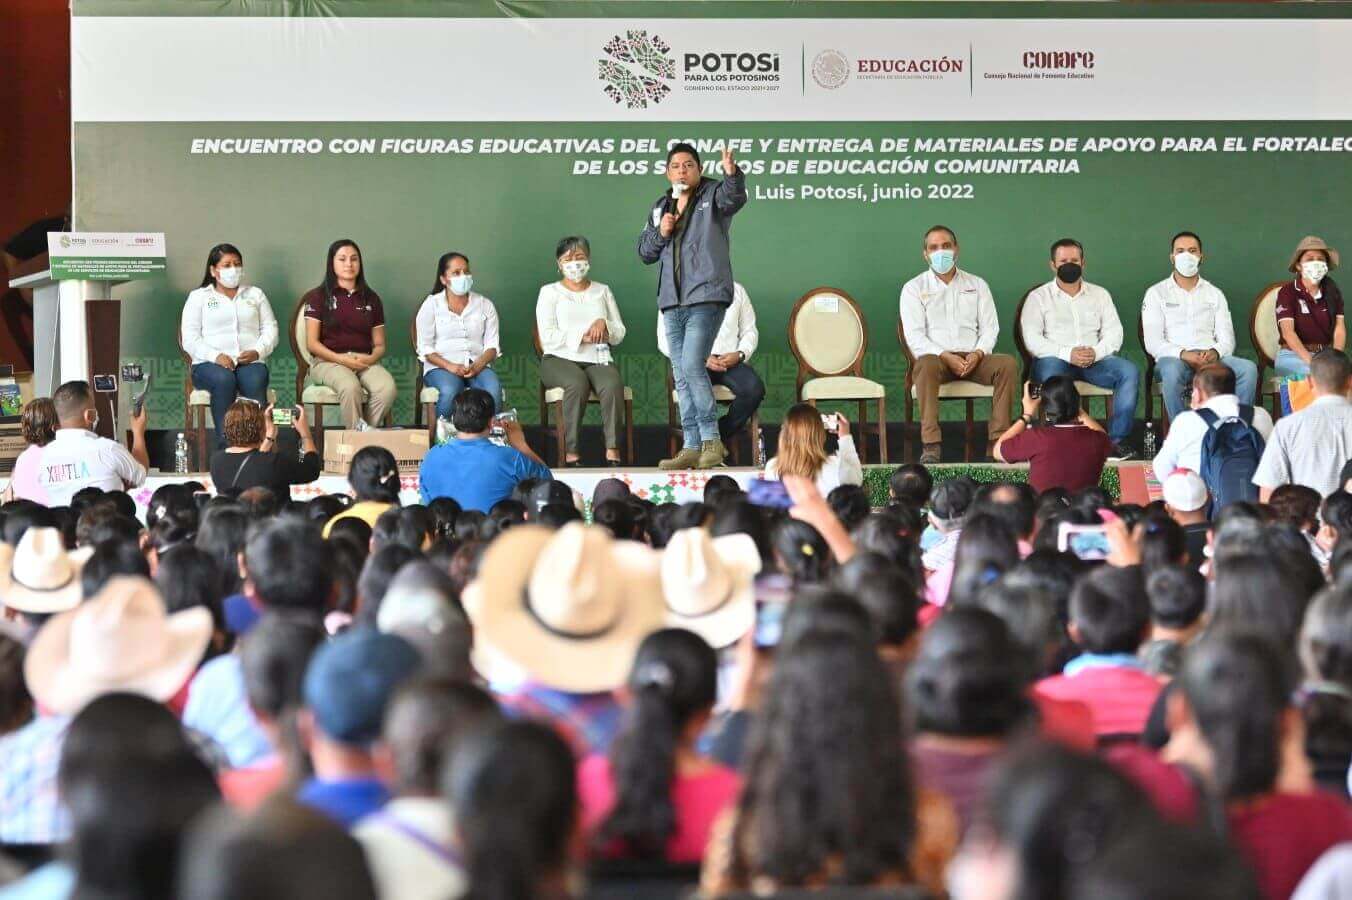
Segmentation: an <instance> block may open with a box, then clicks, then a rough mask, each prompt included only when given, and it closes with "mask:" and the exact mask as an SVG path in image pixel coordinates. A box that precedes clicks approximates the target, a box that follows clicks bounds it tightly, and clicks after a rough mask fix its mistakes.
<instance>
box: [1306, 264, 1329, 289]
mask: <svg viewBox="0 0 1352 900" xmlns="http://www.w3.org/2000/svg"><path fill="white" fill-rule="evenodd" d="M1328 273H1329V264H1328V263H1326V262H1324V261H1323V260H1322V259H1311V260H1308V261H1306V262H1303V263H1301V264H1300V274H1302V275H1304V276H1305V280H1306V281H1313V282H1315V283H1316V284H1317V283H1319V282H1321V281H1323V280H1324V276H1325V275H1327V274H1328Z"/></svg>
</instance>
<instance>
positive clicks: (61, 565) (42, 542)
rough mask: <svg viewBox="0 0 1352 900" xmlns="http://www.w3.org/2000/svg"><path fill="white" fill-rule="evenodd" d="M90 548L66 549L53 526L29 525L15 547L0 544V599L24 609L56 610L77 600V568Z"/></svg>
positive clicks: (88, 554) (20, 610) (50, 611)
mask: <svg viewBox="0 0 1352 900" xmlns="http://www.w3.org/2000/svg"><path fill="white" fill-rule="evenodd" d="M92 552H93V551H92V548H90V547H81V548H80V549H79V550H74V551H72V552H70V553H67V552H66V544H65V542H64V541H63V540H62V539H61V532H59V531H57V530H56V529H55V528H30V529H28V530H27V531H25V532H24V533H23V537H22V538H20V539H19V546H18V547H17V548H14V547H10V546H9V545H8V544H4V545H0V603H3V604H4V605H5V606H7V607H9V608H10V609H13V610H17V611H18V612H24V613H39V614H45V613H58V612H65V611H66V610H68V609H74V608H75V607H76V606H78V605H79V603H80V597H81V596H82V594H83V591H82V590H81V587H80V569H81V568H82V567H83V566H84V564H85V562H86V561H88V559H89V557H90V554H91V553H92Z"/></svg>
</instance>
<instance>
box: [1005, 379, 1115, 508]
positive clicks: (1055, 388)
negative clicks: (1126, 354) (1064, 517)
mask: <svg viewBox="0 0 1352 900" xmlns="http://www.w3.org/2000/svg"><path fill="white" fill-rule="evenodd" d="M1034 393H1035V391H1034V389H1033V385H1032V383H1031V382H1030V383H1028V384H1025V385H1024V387H1023V415H1022V416H1020V417H1019V418H1018V419H1016V420H1014V424H1013V425H1011V426H1009V430H1008V431H1006V432H1005V433H1004V434H1002V435H1001V436H1000V439H999V440H998V441H996V442H995V458H996V459H998V460H999V461H1000V462H1005V463H1016V462H1026V463H1028V483H1029V484H1031V485H1032V486H1033V490H1035V491H1037V492H1038V493H1039V494H1041V493H1042V492H1043V491H1046V490H1049V489H1051V488H1064V489H1065V490H1066V491H1069V492H1070V493H1072V494H1073V493H1075V492H1076V491H1082V490H1084V489H1085V488H1089V487H1094V486H1095V485H1097V484H1098V483H1099V478H1101V477H1102V475H1103V464H1104V463H1105V462H1107V461H1108V457H1109V456H1110V455H1112V453H1113V444H1112V441H1110V440H1109V439H1108V435H1107V433H1106V432H1105V431H1104V430H1103V426H1102V425H1100V424H1099V423H1098V422H1096V421H1094V418H1093V416H1091V415H1089V413H1087V412H1085V411H1084V409H1083V408H1081V405H1080V392H1079V391H1078V390H1076V389H1075V379H1073V378H1071V377H1070V376H1069V375H1054V376H1052V377H1051V378H1048V379H1047V380H1046V381H1044V382H1043V383H1042V393H1041V396H1034ZM1035 423H1037V425H1038V427H1036V428H1034V427H1033V425H1034V424H1035Z"/></svg>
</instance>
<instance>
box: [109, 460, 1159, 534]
mask: <svg viewBox="0 0 1352 900" xmlns="http://www.w3.org/2000/svg"><path fill="white" fill-rule="evenodd" d="M895 468H896V466H893V465H885V466H882V465H880V466H865V467H864V471H865V475H864V477H865V484H866V485H874V484H878V485H879V486H880V487H881V484H880V483H879V481H878V480H879V479H880V478H881V479H882V480H883V482H884V483H885V478H886V474H887V473H889V472H891V470H892V469H895ZM931 468H932V469H935V470H936V472H950V471H952V472H955V473H956V472H959V471H961V470H963V469H967V470H973V473H974V474H976V475H980V476H986V477H984V478H983V480H992V479H990V478H989V474H990V473H991V472H992V470H994V471H996V472H998V471H1000V470H1012V471H1019V470H1021V471H1025V472H1026V471H1027V469H1028V467H1027V466H1024V465H1004V464H999V463H975V464H974V463H952V464H940V465H937V466H931ZM1109 468H1114V469H1116V471H1117V477H1118V480H1119V484H1120V486H1121V502H1123V503H1140V504H1146V503H1149V502H1150V501H1151V500H1152V499H1157V498H1158V497H1159V484H1158V482H1157V481H1156V480H1155V478H1154V476H1153V473H1152V472H1151V470H1150V464H1149V463H1146V462H1129V463H1121V464H1113V463H1110V464H1109ZM759 473H760V470H759V469H753V468H749V467H746V468H723V469H710V470H703V471H687V472H664V471H662V470H661V469H656V468H619V469H610V468H603V469H555V470H554V477H555V478H557V479H558V480H560V481H562V482H564V483H565V484H567V485H568V486H569V487H571V488H572V489H573V490H575V491H577V492H578V493H579V494H581V495H582V497H583V499H584V500H585V501H588V502H589V501H590V499H591V495H592V492H593V491H594V490H595V489H596V485H597V483H598V482H600V481H602V480H603V479H606V478H618V479H620V480H621V481H623V482H625V483H626V484H628V485H629V488H630V490H632V491H633V492H634V494H636V495H637V496H639V497H642V498H644V499H646V500H652V501H653V502H654V503H689V502H691V501H695V500H701V499H703V497H704V485H705V484H707V483H708V481H709V479H710V477H712V476H714V475H727V476H729V477H731V478H732V479H734V480H735V481H736V482H737V483H738V484H740V485H742V486H743V487H745V486H746V483H747V482H748V481H750V480H751V479H752V478H754V477H756V476H757V475H758V474H759ZM874 473H876V474H874ZM941 477H942V476H941ZM184 481H200V482H201V483H202V484H204V485H206V486H207V489H208V490H211V491H213V492H214V487H213V486H212V484H211V476H210V475H209V474H207V473H205V472H200V473H195V474H188V475H175V474H173V473H164V472H157V471H153V470H152V471H151V473H150V476H149V477H148V478H147V479H146V483H145V484H144V485H142V486H141V487H139V488H136V489H135V490H133V491H132V492H131V495H132V497H133V499H135V500H136V512H137V515H138V516H140V517H141V519H142V520H143V521H144V519H145V512H146V506H147V504H149V502H150V497H151V495H152V494H154V492H155V489H156V488H158V487H160V486H161V485H164V484H174V483H180V482H184ZM883 490H884V491H885V488H884V489H883ZM347 491H348V486H347V478H346V477H345V476H342V475H330V474H327V473H326V474H322V475H320V476H319V479H318V480H317V481H312V482H310V483H309V484H299V485H295V486H294V487H292V488H291V496H292V498H293V499H296V500H309V499H311V498H313V497H318V496H320V495H322V494H344V493H347ZM874 493H875V494H877V493H878V490H877V489H875V490H874ZM399 499H400V502H401V503H403V504H405V505H408V504H412V503H418V502H420V501H419V495H418V476H417V475H405V476H403V477H402V478H401V479H400V483H399ZM884 500H885V493H884V494H882V495H881V496H875V498H874V502H875V505H880V504H881V503H882V502H883V501H884Z"/></svg>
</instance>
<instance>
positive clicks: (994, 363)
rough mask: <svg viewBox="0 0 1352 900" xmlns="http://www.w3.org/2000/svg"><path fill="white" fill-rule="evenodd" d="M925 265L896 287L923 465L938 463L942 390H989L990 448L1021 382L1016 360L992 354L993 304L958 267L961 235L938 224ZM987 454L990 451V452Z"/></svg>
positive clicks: (996, 326)
mask: <svg viewBox="0 0 1352 900" xmlns="http://www.w3.org/2000/svg"><path fill="white" fill-rule="evenodd" d="M921 255H922V256H923V257H924V258H925V262H926V263H927V264H928V266H929V268H927V269H926V270H925V271H924V272H923V273H922V274H920V275H917V276H916V277H914V278H912V279H911V280H910V281H908V282H906V284H904V285H902V288H901V323H902V327H903V329H904V331H905V332H906V344H907V345H908V346H909V347H910V350H911V355H912V356H914V357H915V374H914V378H913V381H914V383H915V392H916V396H917V398H918V399H919V401H920V440H921V443H923V444H924V449H923V450H922V451H921V454H920V462H921V463H925V464H930V463H937V462H938V461H939V449H940V446H941V434H940V431H939V387H940V386H941V385H944V384H947V383H948V382H950V381H956V380H962V381H974V382H976V383H977V384H987V385H993V386H994V387H995V397H994V398H993V399H992V401H991V417H990V423H989V428H988V430H987V434H988V436H989V441H988V446H989V443H990V442H993V441H995V439H996V438H998V437H1000V435H1002V434H1004V433H1005V431H1007V430H1008V429H1009V409H1010V405H1011V404H1012V403H1013V402H1014V386H1015V385H1016V384H1018V381H1019V375H1018V366H1017V364H1015V362H1014V357H1012V356H1009V355H1007V354H1004V353H992V351H993V350H994V349H995V339H996V338H997V337H999V335H1000V320H999V318H998V317H997V316H996V314H995V300H994V299H993V298H992V297H991V289H990V286H989V285H987V284H986V280H985V279H984V278H978V277H977V276H976V275H973V274H971V273H970V272H965V271H963V270H961V269H959V268H958V236H957V235H956V234H954V233H953V229H951V228H949V227H947V226H945V225H935V226H934V227H933V228H931V229H930V230H929V231H927V232H925V236H924V238H922V240H921ZM988 453H989V451H988Z"/></svg>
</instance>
